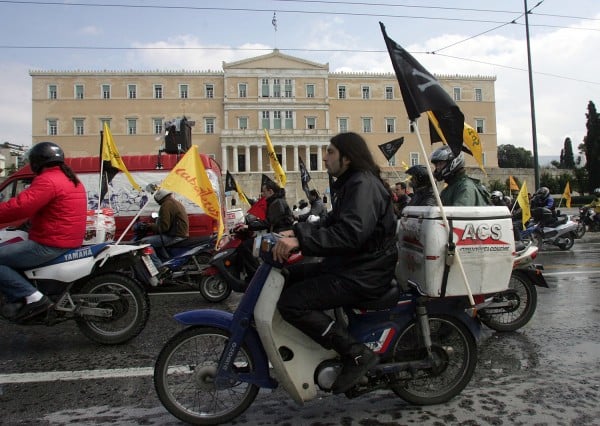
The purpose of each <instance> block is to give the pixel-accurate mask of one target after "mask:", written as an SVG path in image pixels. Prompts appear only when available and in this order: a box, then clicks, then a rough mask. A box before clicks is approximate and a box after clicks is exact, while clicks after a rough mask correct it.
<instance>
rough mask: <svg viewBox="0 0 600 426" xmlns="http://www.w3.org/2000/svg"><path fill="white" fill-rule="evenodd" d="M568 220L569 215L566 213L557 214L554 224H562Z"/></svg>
mask: <svg viewBox="0 0 600 426" xmlns="http://www.w3.org/2000/svg"><path fill="white" fill-rule="evenodd" d="M568 220H569V217H568V216H566V215H561V216H557V217H556V224H555V226H558V225H564V224H565V223H567V222H568Z"/></svg>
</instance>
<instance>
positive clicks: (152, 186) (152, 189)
mask: <svg viewBox="0 0 600 426" xmlns="http://www.w3.org/2000/svg"><path fill="white" fill-rule="evenodd" d="M157 189H158V185H156V184H155V183H149V184H148V185H146V192H150V193H154V192H156V190H157Z"/></svg>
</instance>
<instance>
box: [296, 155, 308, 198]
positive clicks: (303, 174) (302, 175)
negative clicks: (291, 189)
mask: <svg viewBox="0 0 600 426" xmlns="http://www.w3.org/2000/svg"><path fill="white" fill-rule="evenodd" d="M298 161H299V163H300V182H302V190H303V191H304V192H305V193H307V194H308V182H310V174H308V170H306V166H305V165H304V161H302V157H300V156H298ZM307 197H308V195H307Z"/></svg>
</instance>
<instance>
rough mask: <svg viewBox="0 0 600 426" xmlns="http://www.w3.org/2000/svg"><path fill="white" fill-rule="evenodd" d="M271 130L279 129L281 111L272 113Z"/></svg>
mask: <svg viewBox="0 0 600 426" xmlns="http://www.w3.org/2000/svg"><path fill="white" fill-rule="evenodd" d="M273 128H274V129H281V111H273Z"/></svg>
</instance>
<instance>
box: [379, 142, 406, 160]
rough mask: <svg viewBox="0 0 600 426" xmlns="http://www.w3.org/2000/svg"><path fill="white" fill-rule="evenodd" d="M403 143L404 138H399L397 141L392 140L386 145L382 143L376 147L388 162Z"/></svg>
mask: <svg viewBox="0 0 600 426" xmlns="http://www.w3.org/2000/svg"><path fill="white" fill-rule="evenodd" d="M403 143H404V136H402V137H399V138H398V139H394V140H392V141H389V142H386V143H382V144H381V145H378V146H379V149H380V150H381V152H383V155H384V157H385V159H386V160H388V161H390V158H392V157H393V156H394V154H395V153H396V151H398V149H400V147H401V146H402V144H403Z"/></svg>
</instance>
